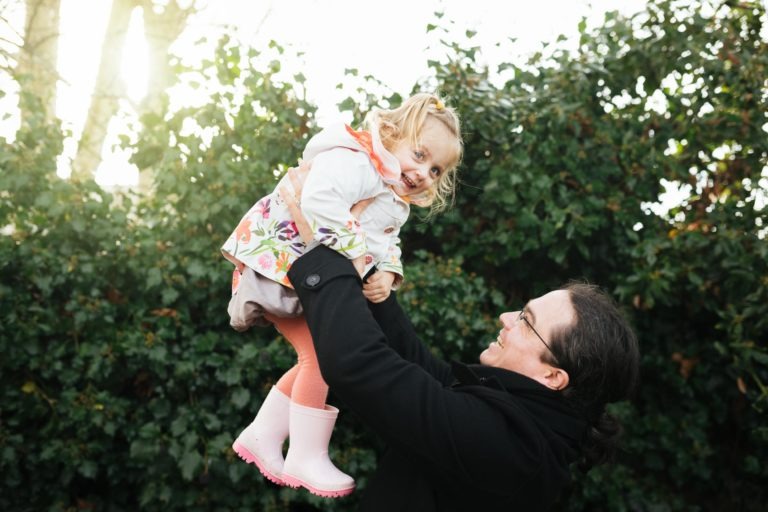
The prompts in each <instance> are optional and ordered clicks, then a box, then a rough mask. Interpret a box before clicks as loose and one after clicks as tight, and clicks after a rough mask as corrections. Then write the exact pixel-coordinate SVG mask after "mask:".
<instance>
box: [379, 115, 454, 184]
mask: <svg viewBox="0 0 768 512" xmlns="http://www.w3.org/2000/svg"><path fill="white" fill-rule="evenodd" d="M455 138H456V137H455V136H454V135H453V134H452V133H451V132H450V130H449V129H448V127H446V126H445V125H444V124H443V123H441V122H440V121H438V120H436V119H432V118H427V120H426V122H425V123H424V126H423V127H422V129H421V145H420V146H418V147H413V145H412V144H411V142H410V141H408V140H401V141H400V142H399V143H398V144H397V146H395V150H394V151H393V152H392V154H394V155H395V157H396V158H397V160H398V161H399V162H400V171H401V174H400V181H399V182H398V183H397V184H396V185H393V188H394V190H395V193H396V194H397V195H399V196H401V197H406V196H415V195H417V194H421V193H422V192H426V191H427V190H429V189H430V188H431V187H432V185H433V184H435V183H436V182H437V180H438V178H440V176H441V175H442V174H443V173H444V172H445V170H446V169H447V168H448V167H449V166H450V165H451V164H452V163H453V161H454V160H455V154H454V153H455V152H456V150H455V147H456V145H455V143H454V140H455Z"/></svg>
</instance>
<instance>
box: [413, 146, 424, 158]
mask: <svg viewBox="0 0 768 512" xmlns="http://www.w3.org/2000/svg"><path fill="white" fill-rule="evenodd" d="M413 156H414V157H415V158H416V160H421V159H422V158H424V152H423V151H421V150H420V149H414V150H413Z"/></svg>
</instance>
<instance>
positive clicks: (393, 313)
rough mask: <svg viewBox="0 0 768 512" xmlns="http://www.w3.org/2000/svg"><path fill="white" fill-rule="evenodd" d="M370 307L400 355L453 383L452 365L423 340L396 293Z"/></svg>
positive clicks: (390, 342)
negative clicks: (436, 354)
mask: <svg viewBox="0 0 768 512" xmlns="http://www.w3.org/2000/svg"><path fill="white" fill-rule="evenodd" d="M368 309H369V310H370V311H371V313H372V314H373V318H374V320H376V323H377V324H378V325H379V327H380V328H381V331H382V334H384V337H385V339H386V341H387V343H388V344H389V346H390V347H392V348H393V349H394V350H395V352H397V353H398V354H399V355H400V357H402V358H403V359H405V360H406V361H410V362H412V363H416V364H417V365H419V366H421V367H422V368H423V369H424V370H426V371H427V373H429V374H430V375H432V377H434V378H435V379H437V380H438V381H439V382H442V383H443V384H444V385H446V386H447V385H450V384H451V383H452V382H453V373H452V372H451V368H450V366H449V365H448V363H446V362H445V361H443V360H442V359H438V358H437V357H435V356H434V355H433V354H432V352H430V350H429V349H428V348H427V346H426V345H424V343H422V341H421V339H420V338H419V336H418V335H417V334H416V329H415V328H414V327H413V324H412V323H411V320H410V319H409V318H408V316H407V315H406V314H405V312H404V311H403V309H402V308H401V307H400V303H399V302H398V301H397V293H396V292H392V294H390V296H389V297H388V298H387V299H386V300H385V301H384V302H380V303H373V302H368Z"/></svg>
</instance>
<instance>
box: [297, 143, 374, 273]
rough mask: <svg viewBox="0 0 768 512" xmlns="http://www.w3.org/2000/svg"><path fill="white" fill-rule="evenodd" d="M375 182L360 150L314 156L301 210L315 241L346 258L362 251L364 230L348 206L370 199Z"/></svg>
mask: <svg viewBox="0 0 768 512" xmlns="http://www.w3.org/2000/svg"><path fill="white" fill-rule="evenodd" d="M377 182H378V177H377V175H376V173H375V171H374V170H373V169H372V168H371V166H370V163H369V161H368V157H367V156H365V155H364V154H363V153H360V152H356V151H352V150H350V149H345V148H336V149H331V150H328V151H324V152H322V153H320V154H318V155H317V156H315V158H314V159H313V161H312V171H311V172H310V173H309V174H308V175H307V180H306V182H305V183H304V187H303V189H302V192H301V211H302V213H303V214H304V217H305V219H306V220H307V222H308V223H309V226H310V227H311V229H312V231H313V233H314V242H315V243H319V244H322V245H325V246H327V247H329V248H331V249H333V250H335V251H337V252H339V253H341V254H343V255H344V256H345V257H347V258H348V259H354V258H356V257H358V256H361V255H363V254H365V253H366V249H367V245H366V233H365V231H364V230H363V229H362V228H361V227H360V223H359V222H358V221H357V219H355V218H354V217H353V216H352V214H351V213H350V209H351V208H352V206H353V205H354V204H355V203H357V202H358V201H360V200H362V199H367V198H369V197H370V196H371V195H372V193H373V191H374V189H375V185H376V183H377Z"/></svg>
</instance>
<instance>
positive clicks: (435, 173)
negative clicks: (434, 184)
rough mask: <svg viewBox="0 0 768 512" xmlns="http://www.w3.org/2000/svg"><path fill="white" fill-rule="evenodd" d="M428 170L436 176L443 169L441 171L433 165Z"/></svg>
mask: <svg viewBox="0 0 768 512" xmlns="http://www.w3.org/2000/svg"><path fill="white" fill-rule="evenodd" d="M429 172H431V173H432V176H434V177H435V178H437V177H439V176H440V174H442V172H443V171H441V170H440V168H439V167H433V168H431V169H430V170H429Z"/></svg>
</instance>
